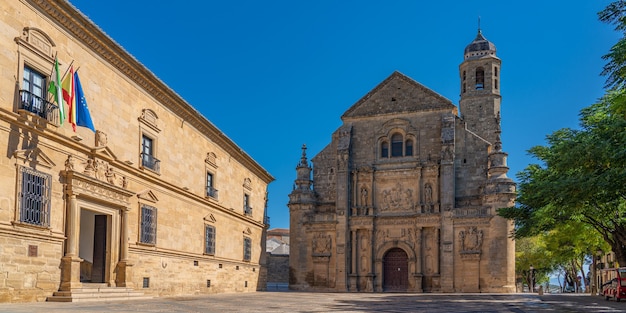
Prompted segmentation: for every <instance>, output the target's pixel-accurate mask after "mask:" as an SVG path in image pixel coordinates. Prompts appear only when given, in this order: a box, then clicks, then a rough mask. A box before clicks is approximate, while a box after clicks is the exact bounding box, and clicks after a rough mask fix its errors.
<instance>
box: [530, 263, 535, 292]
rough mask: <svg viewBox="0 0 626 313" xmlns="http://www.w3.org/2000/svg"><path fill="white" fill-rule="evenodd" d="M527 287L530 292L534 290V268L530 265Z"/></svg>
mask: <svg viewBox="0 0 626 313" xmlns="http://www.w3.org/2000/svg"><path fill="white" fill-rule="evenodd" d="M528 288H529V289H530V292H531V293H534V292H535V268H534V267H533V266H532V264H531V265H530V282H529V283H528Z"/></svg>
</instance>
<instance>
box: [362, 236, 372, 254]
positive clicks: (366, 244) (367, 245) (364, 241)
mask: <svg viewBox="0 0 626 313" xmlns="http://www.w3.org/2000/svg"><path fill="white" fill-rule="evenodd" d="M367 239H369V238H368V236H367V235H361V250H362V251H367V248H369V246H370V245H369V243H368V242H367V241H368V240H367Z"/></svg>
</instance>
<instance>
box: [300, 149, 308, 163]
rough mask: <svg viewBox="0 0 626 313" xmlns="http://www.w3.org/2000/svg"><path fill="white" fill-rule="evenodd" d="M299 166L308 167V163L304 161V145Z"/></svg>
mask: <svg viewBox="0 0 626 313" xmlns="http://www.w3.org/2000/svg"><path fill="white" fill-rule="evenodd" d="M299 166H308V161H307V159H306V144H303V145H302V157H301V158H300V164H299Z"/></svg>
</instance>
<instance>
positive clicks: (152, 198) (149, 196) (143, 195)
mask: <svg viewBox="0 0 626 313" xmlns="http://www.w3.org/2000/svg"><path fill="white" fill-rule="evenodd" d="M137 198H139V199H142V200H146V201H148V202H152V203H157V202H158V201H159V198H157V196H156V195H155V194H154V192H152V190H150V189H147V190H144V191H141V192H138V193H137Z"/></svg>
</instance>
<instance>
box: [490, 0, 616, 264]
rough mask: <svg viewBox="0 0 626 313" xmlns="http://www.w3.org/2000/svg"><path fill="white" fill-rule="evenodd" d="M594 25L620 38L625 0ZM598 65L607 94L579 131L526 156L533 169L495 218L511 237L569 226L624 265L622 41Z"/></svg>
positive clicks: (583, 116) (585, 114)
mask: <svg viewBox="0 0 626 313" xmlns="http://www.w3.org/2000/svg"><path fill="white" fill-rule="evenodd" d="M599 18H600V20H602V21H604V22H607V23H611V24H615V25H616V29H617V30H618V31H622V32H623V33H624V34H625V35H626V0H624V1H616V2H614V3H612V4H611V5H609V6H608V7H607V8H606V9H605V10H603V11H602V12H600V13H599ZM604 58H605V59H606V60H608V63H607V65H606V66H605V68H604V72H603V74H605V75H607V86H610V87H611V88H612V89H610V90H609V91H607V93H606V95H605V96H604V97H602V98H601V99H600V100H599V101H598V103H596V104H593V105H591V106H589V107H587V108H584V109H582V110H581V112H580V128H578V129H571V128H564V129H560V130H557V131H555V132H554V133H552V134H550V135H548V136H547V138H546V142H547V144H546V145H545V146H535V147H533V148H531V149H530V150H529V153H530V154H531V155H532V156H534V157H535V158H536V159H538V160H539V161H540V164H531V165H529V166H528V167H526V169H524V170H523V171H522V172H520V173H518V174H517V177H518V179H519V181H520V183H519V186H518V190H519V194H518V198H517V203H518V205H517V206H516V207H511V208H505V209H501V210H500V211H499V214H500V215H501V216H503V217H505V218H510V219H513V220H514V221H515V223H516V229H515V232H514V237H516V238H524V237H531V236H535V235H540V234H544V233H546V232H548V231H552V230H555V229H557V228H559V227H563V225H569V224H571V225H576V223H582V225H587V226H590V227H591V228H593V229H594V230H595V231H597V233H598V234H600V236H601V237H602V238H603V239H604V241H605V242H606V243H607V244H608V245H610V247H611V249H612V250H613V252H615V254H616V258H617V261H618V262H619V263H620V264H621V265H624V266H626V38H622V39H621V40H620V41H619V42H618V43H617V44H616V45H615V46H614V47H613V48H612V49H611V51H610V52H609V54H607V55H606V56H604ZM589 249H592V248H589ZM594 251H595V250H589V251H587V252H588V253H589V252H594Z"/></svg>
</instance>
